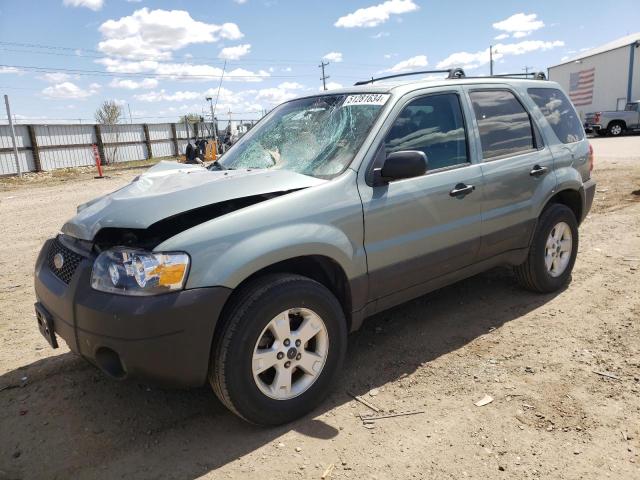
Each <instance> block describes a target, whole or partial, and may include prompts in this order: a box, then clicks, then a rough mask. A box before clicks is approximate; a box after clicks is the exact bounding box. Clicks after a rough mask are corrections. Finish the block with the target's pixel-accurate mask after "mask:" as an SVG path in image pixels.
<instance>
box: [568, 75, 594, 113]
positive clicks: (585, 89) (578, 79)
mask: <svg viewBox="0 0 640 480" xmlns="http://www.w3.org/2000/svg"><path fill="white" fill-rule="evenodd" d="M595 75H596V69H595V67H594V68H590V69H588V70H580V71H579V72H576V73H572V74H571V75H570V76H569V97H570V98H571V101H572V102H573V104H574V105H575V106H576V107H581V106H584V105H591V102H592V100H593V82H594V80H595Z"/></svg>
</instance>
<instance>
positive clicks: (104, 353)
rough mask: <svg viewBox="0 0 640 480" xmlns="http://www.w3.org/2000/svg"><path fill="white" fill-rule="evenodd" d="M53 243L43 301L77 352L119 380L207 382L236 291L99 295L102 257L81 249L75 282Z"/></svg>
mask: <svg viewBox="0 0 640 480" xmlns="http://www.w3.org/2000/svg"><path fill="white" fill-rule="evenodd" d="M53 242H55V240H53V239H52V240H48V241H47V242H46V243H45V244H44V246H43V248H42V251H41V252H40V255H39V257H38V260H37V262H36V270H35V291H36V298H37V301H38V303H39V305H40V306H41V307H43V308H44V309H45V311H46V312H48V313H49V315H50V316H51V318H52V320H53V324H54V329H55V333H56V334H57V335H59V336H60V337H62V338H63V339H64V340H65V341H66V342H67V344H68V345H69V348H70V349H71V350H72V351H74V352H76V353H78V354H80V355H82V356H83V357H85V358H87V359H88V360H89V361H91V362H92V363H94V364H95V365H97V366H98V367H99V368H100V369H102V370H103V371H104V372H105V373H107V374H108V375H110V376H112V377H115V378H137V379H141V380H145V381H150V382H153V383H156V384H160V385H165V386H180V387H188V386H199V385H202V384H203V383H204V382H205V381H206V378H207V372H208V368H209V357H210V350H211V342H212V339H213V332H214V329H215V326H216V323H217V321H218V317H219V316H220V313H221V311H222V308H223V306H224V304H225V302H226V300H227V299H228V297H229V295H230V293H231V290H230V289H228V288H225V287H210V288H197V289H191V290H183V291H180V292H174V293H168V294H164V295H157V296H150V297H129V296H124V295H115V294H110V293H105V292H99V291H96V290H93V289H92V288H91V285H90V277H91V268H92V266H93V260H94V257H93V256H92V255H90V254H88V253H87V252H80V251H78V250H77V249H75V250H73V251H75V252H76V253H78V254H81V255H82V260H80V262H79V264H78V266H77V268H76V269H75V272H74V273H73V275H72V276H71V278H70V280H69V283H68V284H67V283H65V282H64V281H63V280H61V279H60V278H59V277H58V276H57V275H55V274H54V272H53V271H52V268H51V267H50V265H49V262H48V261H47V255H48V252H49V249H50V248H51V246H52V245H53ZM64 246H65V247H66V248H72V247H73V245H70V244H68V243H65V244H64Z"/></svg>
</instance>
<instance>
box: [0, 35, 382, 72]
mask: <svg viewBox="0 0 640 480" xmlns="http://www.w3.org/2000/svg"><path fill="white" fill-rule="evenodd" d="M0 45H7V46H15V47H23V48H39V49H44V50H56V51H67V52H73V53H60V52H51V51H47V52H38V51H33V50H15V49H10V48H6V47H3V48H2V50H3V51H8V52H15V53H35V54H43V55H58V56H67V57H80V58H96V59H101V58H102V59H105V58H118V59H122V60H126V61H130V62H136V61H145V60H153V61H158V60H156V57H157V56H154V55H149V56H147V57H145V56H142V57H139V58H131V57H129V56H127V55H118V54H105V53H104V52H101V51H99V50H92V49H87V48H84V47H62V46H55V45H45V44H39V43H24V42H2V41H0ZM87 53H90V54H96V55H87ZM188 60H207V61H212V62H217V63H222V62H223V60H224V59H220V58H217V57H201V56H191V57H189V58H188ZM175 61H180V60H174V62H175ZM228 61H229V62H231V63H233V64H242V65H250V64H256V63H271V64H300V65H313V64H314V63H315V62H312V61H310V60H301V59H286V58H280V59H273V58H252V59H251V60H228ZM158 63H162V62H161V61H158ZM355 66H358V67H373V68H378V67H385V66H387V65H386V64H382V63H359V62H355V63H354V62H349V63H348V64H346V65H342V66H341V68H344V67H347V68H351V67H355Z"/></svg>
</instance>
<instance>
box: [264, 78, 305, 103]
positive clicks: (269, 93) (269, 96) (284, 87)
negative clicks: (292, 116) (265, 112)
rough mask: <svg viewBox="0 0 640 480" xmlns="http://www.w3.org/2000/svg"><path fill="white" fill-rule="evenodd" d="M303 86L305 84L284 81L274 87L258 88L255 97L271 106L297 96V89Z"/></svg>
mask: <svg viewBox="0 0 640 480" xmlns="http://www.w3.org/2000/svg"><path fill="white" fill-rule="evenodd" d="M303 88H304V85H301V84H299V83H296V82H283V83H281V84H280V85H278V86H277V87H274V88H263V89H261V90H258V92H257V95H256V96H255V99H256V100H257V101H258V102H265V103H266V104H267V106H269V107H271V106H274V105H277V104H280V103H282V102H286V101H287V100H291V99H292V98H295V97H296V96H298V92H297V90H301V89H303Z"/></svg>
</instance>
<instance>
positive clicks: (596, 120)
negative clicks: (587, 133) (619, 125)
mask: <svg viewBox="0 0 640 480" xmlns="http://www.w3.org/2000/svg"><path fill="white" fill-rule="evenodd" d="M593 123H600V112H596V114H595V115H594V116H593Z"/></svg>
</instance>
